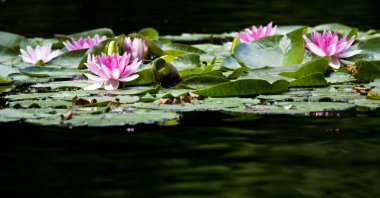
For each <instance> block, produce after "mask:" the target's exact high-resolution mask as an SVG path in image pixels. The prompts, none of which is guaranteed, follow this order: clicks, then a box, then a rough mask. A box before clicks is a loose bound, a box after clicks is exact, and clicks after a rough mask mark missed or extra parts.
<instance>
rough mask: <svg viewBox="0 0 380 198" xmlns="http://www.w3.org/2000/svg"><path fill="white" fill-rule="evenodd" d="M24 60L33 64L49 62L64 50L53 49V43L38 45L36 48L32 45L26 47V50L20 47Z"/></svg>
mask: <svg viewBox="0 0 380 198" xmlns="http://www.w3.org/2000/svg"><path fill="white" fill-rule="evenodd" d="M20 52H21V55H20V56H21V58H22V61H24V62H26V63H31V64H37V63H38V62H41V61H42V62H43V63H47V62H49V61H50V60H51V59H53V58H55V57H57V56H59V55H61V54H62V53H63V52H62V51H60V50H54V51H51V44H47V45H42V46H40V45H37V46H36V47H35V48H32V47H31V46H27V47H26V51H25V50H23V49H20Z"/></svg>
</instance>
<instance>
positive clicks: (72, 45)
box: [63, 34, 107, 51]
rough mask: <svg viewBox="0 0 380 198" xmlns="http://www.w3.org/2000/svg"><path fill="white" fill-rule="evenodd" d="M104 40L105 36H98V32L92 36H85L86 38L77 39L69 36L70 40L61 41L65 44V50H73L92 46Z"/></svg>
mask: <svg viewBox="0 0 380 198" xmlns="http://www.w3.org/2000/svg"><path fill="white" fill-rule="evenodd" d="M105 40H107V37H106V36H102V37H99V35H98V34H95V36H94V37H93V38H91V37H90V36H87V37H86V38H82V37H80V38H79V39H78V40H77V41H76V40H75V39H74V38H71V41H65V42H63V45H65V47H66V49H67V50H69V51H73V50H80V49H89V48H92V47H94V46H95V45H97V44H99V43H101V42H102V41H105Z"/></svg>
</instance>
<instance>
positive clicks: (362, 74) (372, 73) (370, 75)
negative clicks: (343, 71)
mask: <svg viewBox="0 0 380 198" xmlns="http://www.w3.org/2000/svg"><path fill="white" fill-rule="evenodd" d="M353 69H354V71H352V74H353V76H354V77H355V78H356V79H358V81H360V82H371V81H373V80H375V79H376V78H380V62H368V61H363V60H358V61H356V63H355V67H353Z"/></svg>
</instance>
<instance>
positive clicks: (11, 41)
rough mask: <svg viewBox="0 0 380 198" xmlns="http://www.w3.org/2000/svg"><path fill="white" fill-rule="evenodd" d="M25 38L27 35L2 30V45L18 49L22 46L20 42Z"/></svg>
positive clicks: (0, 32) (0, 33) (0, 36)
mask: <svg viewBox="0 0 380 198" xmlns="http://www.w3.org/2000/svg"><path fill="white" fill-rule="evenodd" d="M24 39H25V37H23V36H21V35H18V34H13V33H10V32H3V31H0V46H4V47H8V48H11V49H14V50H18V49H19V47H20V43H21V42H22V41H23V40H24Z"/></svg>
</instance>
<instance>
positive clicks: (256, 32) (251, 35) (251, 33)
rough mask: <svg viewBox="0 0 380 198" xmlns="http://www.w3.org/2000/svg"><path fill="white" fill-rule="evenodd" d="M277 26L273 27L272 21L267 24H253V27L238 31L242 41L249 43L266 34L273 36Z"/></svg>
mask: <svg viewBox="0 0 380 198" xmlns="http://www.w3.org/2000/svg"><path fill="white" fill-rule="evenodd" d="M276 28H277V26H274V27H272V22H270V23H268V25H266V26H264V27H263V26H261V25H260V26H259V27H258V28H257V27H256V26H252V28H251V29H248V28H246V29H245V30H244V31H242V32H239V33H238V37H239V39H240V41H241V42H243V43H248V42H251V41H254V40H256V39H259V38H261V37H265V36H271V35H273V34H274V32H275V31H276Z"/></svg>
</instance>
